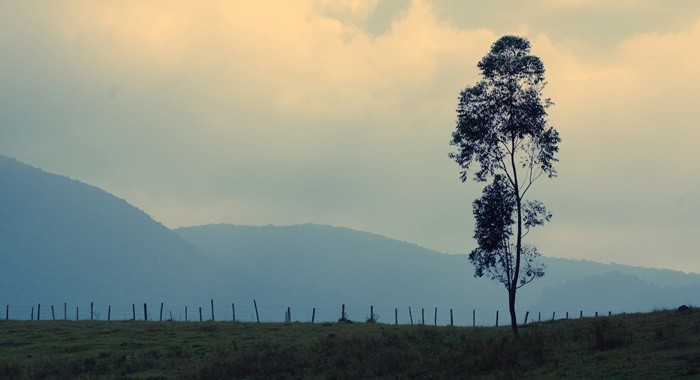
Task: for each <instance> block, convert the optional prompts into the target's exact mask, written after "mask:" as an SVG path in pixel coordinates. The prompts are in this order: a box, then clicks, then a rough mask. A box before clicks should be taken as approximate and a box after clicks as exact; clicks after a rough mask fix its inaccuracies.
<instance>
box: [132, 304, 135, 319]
mask: <svg viewBox="0 0 700 380" xmlns="http://www.w3.org/2000/svg"><path fill="white" fill-rule="evenodd" d="M131 320H132V321H135V320H136V304H135V303H132V304H131Z"/></svg>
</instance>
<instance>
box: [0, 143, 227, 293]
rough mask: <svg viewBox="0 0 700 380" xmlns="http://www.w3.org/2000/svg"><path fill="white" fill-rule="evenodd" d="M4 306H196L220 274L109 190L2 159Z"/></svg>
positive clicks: (0, 276) (0, 281) (0, 286)
mask: <svg viewBox="0 0 700 380" xmlns="http://www.w3.org/2000/svg"><path fill="white" fill-rule="evenodd" d="M0 257H1V258H2V265H0V302H1V303H3V304H12V305H28V304H36V303H41V302H44V303H49V302H69V303H72V304H75V303H86V302H90V301H98V302H101V303H102V302H114V303H117V304H119V303H122V304H127V303H128V304H131V303H132V302H137V303H138V302H144V301H150V302H156V301H160V300H162V299H163V298H170V297H173V296H175V295H177V296H178V298H181V300H182V301H185V300H192V298H193V297H194V296H195V295H196V293H201V292H202V291H201V290H195V289H194V288H195V286H194V285H195V284H197V283H200V284H202V283H204V282H203V280H204V278H205V277H204V276H203V275H202V274H203V272H204V271H209V270H211V269H212V268H216V266H215V265H212V264H210V263H208V262H207V260H206V258H205V257H203V256H202V255H201V254H200V253H199V252H197V250H196V249H195V248H194V247H192V246H191V245H190V244H188V243H186V242H185V241H183V240H182V239H181V238H180V237H178V236H177V235H176V234H174V233H172V231H170V230H169V229H167V228H166V227H165V226H163V225H161V224H159V223H157V222H155V221H154V220H153V219H151V218H150V217H149V216H148V215H147V214H145V213H144V212H143V211H141V210H138V209H137V208H135V207H133V206H131V205H129V204H128V203H127V202H126V201H124V200H122V199H119V198H116V197H114V196H112V195H110V194H108V193H107V192H105V191H103V190H101V189H98V188H96V187H92V186H89V185H86V184H84V183H81V182H78V181H75V180H71V179H69V178H67V177H63V176H58V175H54V174H49V173H45V172H43V171H41V170H39V169H36V168H33V167H31V166H29V165H25V164H23V163H20V162H18V161H16V160H14V159H11V158H8V157H5V156H0Z"/></svg>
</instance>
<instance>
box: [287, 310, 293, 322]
mask: <svg viewBox="0 0 700 380" xmlns="http://www.w3.org/2000/svg"><path fill="white" fill-rule="evenodd" d="M287 319H289V323H292V308H291V307H289V306H287Z"/></svg>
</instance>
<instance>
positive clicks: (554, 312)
mask: <svg viewBox="0 0 700 380" xmlns="http://www.w3.org/2000/svg"><path fill="white" fill-rule="evenodd" d="M554 314H556V311H553V312H552V320H554Z"/></svg>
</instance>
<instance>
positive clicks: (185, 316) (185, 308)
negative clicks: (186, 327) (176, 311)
mask: <svg viewBox="0 0 700 380" xmlns="http://www.w3.org/2000/svg"><path fill="white" fill-rule="evenodd" d="M185 322H187V306H185Z"/></svg>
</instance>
